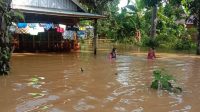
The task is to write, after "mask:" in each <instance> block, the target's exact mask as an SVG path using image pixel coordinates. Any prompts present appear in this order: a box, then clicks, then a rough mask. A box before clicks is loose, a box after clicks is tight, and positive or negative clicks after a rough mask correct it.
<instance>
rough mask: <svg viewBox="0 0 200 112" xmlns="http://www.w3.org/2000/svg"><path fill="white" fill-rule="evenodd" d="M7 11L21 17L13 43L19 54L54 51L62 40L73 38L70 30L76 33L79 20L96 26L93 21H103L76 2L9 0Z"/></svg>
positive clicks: (63, 0) (61, 0)
mask: <svg viewBox="0 0 200 112" xmlns="http://www.w3.org/2000/svg"><path fill="white" fill-rule="evenodd" d="M11 8H12V9H13V10H19V11H20V12H22V13H23V14H24V16H25V21H24V22H22V23H17V24H16V27H17V28H16V32H15V33H16V35H15V39H16V41H15V42H16V43H17V44H18V46H17V48H18V50H20V51H23V50H25V51H35V50H39V51H49V50H50V51H51V50H56V49H58V48H59V47H62V46H63V42H64V41H66V40H70V39H71V40H74V39H76V38H74V34H72V33H70V31H75V32H76V31H78V28H77V26H78V23H79V22H80V21H81V20H83V19H84V20H85V19H88V20H94V22H95V23H97V19H99V18H104V16H102V15H98V14H91V13H88V12H87V11H86V10H85V9H84V8H83V7H82V6H81V4H80V3H79V2H78V1H77V0H12V4H11ZM95 26H96V25H95ZM96 28H97V27H95V31H94V33H95V34H94V53H96V45H95V43H96ZM70 36H71V37H70ZM71 46H72V45H71Z"/></svg>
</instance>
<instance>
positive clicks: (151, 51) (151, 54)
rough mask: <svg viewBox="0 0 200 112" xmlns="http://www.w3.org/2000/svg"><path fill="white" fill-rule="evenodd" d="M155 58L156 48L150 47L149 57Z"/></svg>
mask: <svg viewBox="0 0 200 112" xmlns="http://www.w3.org/2000/svg"><path fill="white" fill-rule="evenodd" d="M155 58H156V55H155V51H154V48H149V52H148V56H147V59H155Z"/></svg>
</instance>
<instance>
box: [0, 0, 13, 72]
mask: <svg viewBox="0 0 200 112" xmlns="http://www.w3.org/2000/svg"><path fill="white" fill-rule="evenodd" d="M11 1H12V0H4V1H3V2H5V3H6V4H5V6H3V7H4V8H5V10H4V11H2V10H1V12H0V15H1V17H0V75H7V74H8V73H9V71H10V64H9V62H10V56H11V47H10V40H9V37H8V28H7V26H8V23H7V22H6V21H5V17H4V15H5V13H8V12H9V11H10V4H11ZM9 22H11V21H9Z"/></svg>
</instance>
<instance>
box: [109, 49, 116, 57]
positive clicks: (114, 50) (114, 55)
mask: <svg viewBox="0 0 200 112" xmlns="http://www.w3.org/2000/svg"><path fill="white" fill-rule="evenodd" d="M112 58H116V48H113V49H112V52H111V53H110V59H112Z"/></svg>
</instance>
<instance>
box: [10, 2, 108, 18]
mask: <svg viewBox="0 0 200 112" xmlns="http://www.w3.org/2000/svg"><path fill="white" fill-rule="evenodd" d="M12 8H13V9H14V10H20V11H21V12H25V13H35V14H44V15H54V16H66V17H74V18H88V19H100V18H106V16H103V15H98V14H91V13H84V12H73V11H65V10H59V9H50V8H38V7H26V6H18V5H15V6H12Z"/></svg>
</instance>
